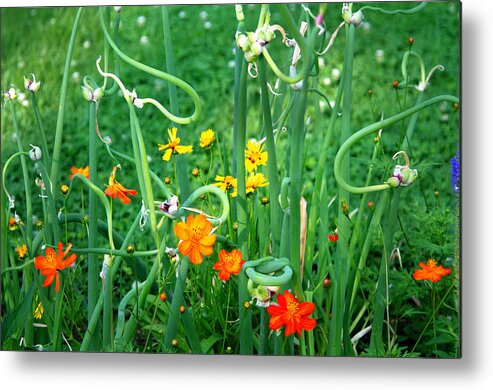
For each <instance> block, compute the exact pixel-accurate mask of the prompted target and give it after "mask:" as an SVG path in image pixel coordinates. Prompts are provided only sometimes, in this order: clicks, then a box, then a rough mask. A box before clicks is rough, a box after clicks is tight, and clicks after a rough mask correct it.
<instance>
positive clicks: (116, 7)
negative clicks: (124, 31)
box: [113, 5, 122, 13]
mask: <svg viewBox="0 0 493 390" xmlns="http://www.w3.org/2000/svg"><path fill="white" fill-rule="evenodd" d="M113 8H114V10H115V12H116V13H120V12H121V11H122V6H121V5H115V6H114V7H113Z"/></svg>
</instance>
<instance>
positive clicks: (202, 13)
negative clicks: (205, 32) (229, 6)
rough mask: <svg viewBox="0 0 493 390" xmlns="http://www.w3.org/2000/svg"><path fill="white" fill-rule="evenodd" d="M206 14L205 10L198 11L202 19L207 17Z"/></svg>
mask: <svg viewBox="0 0 493 390" xmlns="http://www.w3.org/2000/svg"><path fill="white" fill-rule="evenodd" d="M208 16H209V14H208V13H207V12H206V11H200V13H199V17H200V19H202V20H205V19H207V17H208Z"/></svg>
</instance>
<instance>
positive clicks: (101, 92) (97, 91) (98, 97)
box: [92, 88, 104, 102]
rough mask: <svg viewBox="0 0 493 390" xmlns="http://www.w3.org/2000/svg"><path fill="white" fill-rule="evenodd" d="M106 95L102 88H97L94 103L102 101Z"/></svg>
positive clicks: (93, 94) (94, 93)
mask: <svg viewBox="0 0 493 390" xmlns="http://www.w3.org/2000/svg"><path fill="white" fill-rule="evenodd" d="M103 95H104V91H103V90H102V89H101V88H96V89H95V90H94V92H93V93H92V99H93V101H95V102H96V101H98V100H99V99H101V98H102V97H103Z"/></svg>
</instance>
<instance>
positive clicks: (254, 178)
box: [246, 172, 269, 195]
mask: <svg viewBox="0 0 493 390" xmlns="http://www.w3.org/2000/svg"><path fill="white" fill-rule="evenodd" d="M267 185H269V183H268V182H267V179H266V178H265V176H264V175H263V174H262V173H255V174H254V173H253V172H252V173H250V176H248V177H247V181H246V193H247V195H248V194H253V192H254V191H255V189H256V188H259V187H265V186H267Z"/></svg>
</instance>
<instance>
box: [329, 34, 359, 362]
mask: <svg viewBox="0 0 493 390" xmlns="http://www.w3.org/2000/svg"><path fill="white" fill-rule="evenodd" d="M354 35H355V27H354V25H350V26H347V27H346V52H345V57H344V65H345V69H344V74H345V81H344V91H343V94H344V101H343V106H342V123H341V136H340V143H341V145H343V144H344V143H345V142H346V140H347V139H348V138H349V136H350V134H351V123H350V119H351V99H352V80H353V57H354ZM334 174H335V170H334ZM340 176H341V177H342V178H349V156H347V157H346V158H345V159H344V161H342V159H341V163H340ZM338 200H339V202H341V203H342V202H347V203H348V204H349V194H348V192H347V191H346V189H345V188H343V187H342V186H341V187H340V188H339V198H338ZM337 221H338V223H337V228H338V231H339V240H338V242H337V256H336V260H335V274H336V275H337V277H335V278H333V289H334V295H333V303H332V319H331V321H330V334H329V354H330V355H333V356H340V355H341V354H342V352H343V351H342V348H343V345H344V347H345V348H349V347H350V346H348V345H345V343H344V338H345V336H347V333H348V329H344V327H343V323H344V316H345V311H346V302H345V296H346V287H347V277H348V240H349V235H350V226H349V219H348V218H347V215H346V214H345V212H344V211H343V210H342V207H341V206H339V208H338V217H337Z"/></svg>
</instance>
